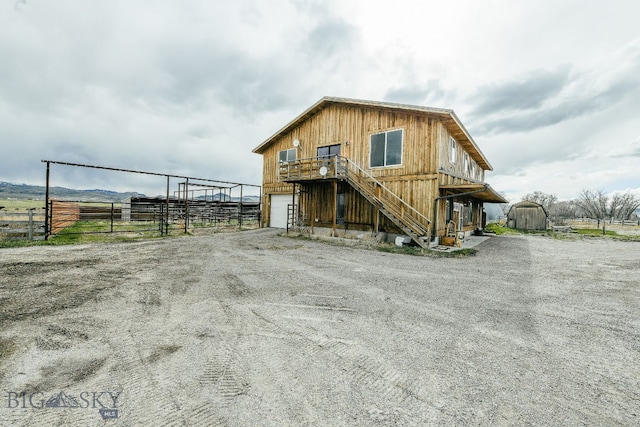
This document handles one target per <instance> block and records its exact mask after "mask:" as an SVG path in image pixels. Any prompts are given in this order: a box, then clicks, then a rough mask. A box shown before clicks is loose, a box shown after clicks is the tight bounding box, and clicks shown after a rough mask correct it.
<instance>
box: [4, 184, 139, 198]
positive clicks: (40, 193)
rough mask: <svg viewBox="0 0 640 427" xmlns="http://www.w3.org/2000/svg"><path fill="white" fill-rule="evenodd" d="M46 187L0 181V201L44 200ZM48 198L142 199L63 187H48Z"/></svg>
mask: <svg viewBox="0 0 640 427" xmlns="http://www.w3.org/2000/svg"><path fill="white" fill-rule="evenodd" d="M45 192H46V187H44V186H41V185H27V184H12V183H10V182H3V181H0V199H32V200H44V197H45ZM49 197H50V198H59V199H64V200H74V201H87V202H120V201H122V200H123V199H126V198H127V197H144V194H141V193H136V192H128V193H118V192H116V191H110V190H100V189H93V190H76V189H72V188H65V187H49Z"/></svg>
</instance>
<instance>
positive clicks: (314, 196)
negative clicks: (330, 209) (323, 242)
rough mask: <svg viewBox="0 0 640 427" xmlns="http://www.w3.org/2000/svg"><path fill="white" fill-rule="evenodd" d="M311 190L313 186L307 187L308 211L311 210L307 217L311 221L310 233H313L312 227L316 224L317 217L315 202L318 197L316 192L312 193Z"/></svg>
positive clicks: (316, 204)
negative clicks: (309, 202)
mask: <svg viewBox="0 0 640 427" xmlns="http://www.w3.org/2000/svg"><path fill="white" fill-rule="evenodd" d="M313 190H314V187H313V186H310V187H308V190H307V191H308V192H309V193H308V194H307V197H309V199H310V201H311V211H310V212H311V216H310V218H309V222H310V223H311V234H313V227H314V226H315V224H316V218H317V215H318V203H317V200H316V199H317V198H318V195H317V194H313ZM316 191H317V190H316Z"/></svg>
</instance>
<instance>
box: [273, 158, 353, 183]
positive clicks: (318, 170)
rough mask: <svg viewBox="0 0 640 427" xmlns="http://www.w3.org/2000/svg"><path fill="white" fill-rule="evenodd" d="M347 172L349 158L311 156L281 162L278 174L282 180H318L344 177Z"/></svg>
mask: <svg viewBox="0 0 640 427" xmlns="http://www.w3.org/2000/svg"><path fill="white" fill-rule="evenodd" d="M346 173H347V159H346V158H345V157H340V156H335V155H334V156H329V157H310V158H307V159H298V160H293V161H290V162H281V163H280V166H279V171H278V176H279V179H280V181H284V182H296V181H318V180H322V179H344V178H345V177H346Z"/></svg>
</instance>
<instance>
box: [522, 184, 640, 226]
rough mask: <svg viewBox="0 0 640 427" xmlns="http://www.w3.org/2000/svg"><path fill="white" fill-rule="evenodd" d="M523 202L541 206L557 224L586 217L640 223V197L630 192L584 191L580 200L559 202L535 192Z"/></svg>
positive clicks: (552, 195)
mask: <svg viewBox="0 0 640 427" xmlns="http://www.w3.org/2000/svg"><path fill="white" fill-rule="evenodd" d="M522 200H527V201H530V202H535V203H538V204H540V205H542V206H543V207H544V208H545V210H546V211H547V213H548V214H549V218H550V219H551V220H552V221H554V222H562V221H563V220H567V219H574V218H583V217H586V218H591V219H595V220H598V221H605V220H609V221H613V220H617V221H638V220H639V218H638V216H637V214H636V211H637V210H638V208H639V207H640V198H639V197H638V196H636V195H635V194H633V193H631V192H629V191H627V192H624V193H613V194H606V193H605V192H604V190H602V189H598V190H592V189H583V190H581V191H580V193H579V194H578V198H576V199H573V200H562V201H558V197H557V196H556V195H555V194H548V193H543V192H542V191H534V192H533V193H529V194H527V195H525V196H524V197H523V198H522Z"/></svg>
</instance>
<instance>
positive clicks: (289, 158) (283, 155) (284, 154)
mask: <svg viewBox="0 0 640 427" xmlns="http://www.w3.org/2000/svg"><path fill="white" fill-rule="evenodd" d="M295 160H296V149H295V148H290V149H288V150H282V151H279V152H278V161H279V162H280V163H287V162H293V161H295Z"/></svg>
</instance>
